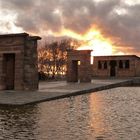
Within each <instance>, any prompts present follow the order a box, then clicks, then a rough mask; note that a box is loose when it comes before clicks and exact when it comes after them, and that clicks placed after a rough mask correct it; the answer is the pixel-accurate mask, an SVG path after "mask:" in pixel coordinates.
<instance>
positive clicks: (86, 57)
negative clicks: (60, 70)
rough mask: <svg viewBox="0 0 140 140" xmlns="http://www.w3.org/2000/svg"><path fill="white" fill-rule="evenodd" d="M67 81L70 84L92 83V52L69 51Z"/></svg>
mask: <svg viewBox="0 0 140 140" xmlns="http://www.w3.org/2000/svg"><path fill="white" fill-rule="evenodd" d="M67 57H68V62H67V81H68V82H78V81H80V82H90V81H91V78H92V77H91V70H92V68H91V64H90V58H91V51H90V50H81V51H79V50H72V51H68V55H67Z"/></svg>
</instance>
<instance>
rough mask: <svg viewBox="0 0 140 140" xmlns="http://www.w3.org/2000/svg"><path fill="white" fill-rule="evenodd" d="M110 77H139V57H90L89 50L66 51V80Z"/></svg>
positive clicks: (81, 80)
mask: <svg viewBox="0 0 140 140" xmlns="http://www.w3.org/2000/svg"><path fill="white" fill-rule="evenodd" d="M91 59H93V61H91ZM91 62H93V64H91ZM111 77H113V78H114V77H115V78H129V77H140V58H139V57H138V56H136V55H118V56H117V55H116V56H115V55H114V56H95V57H93V58H92V57H91V51H90V50H70V51H68V63H67V82H78V81H80V82H90V81H91V79H94V78H111Z"/></svg>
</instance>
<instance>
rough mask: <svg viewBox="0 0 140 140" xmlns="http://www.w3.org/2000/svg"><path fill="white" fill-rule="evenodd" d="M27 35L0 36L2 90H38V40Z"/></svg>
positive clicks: (0, 82)
mask: <svg viewBox="0 0 140 140" xmlns="http://www.w3.org/2000/svg"><path fill="white" fill-rule="evenodd" d="M39 39H41V38H40V37H38V36H29V34H27V33H20V34H6V35H0V89H1V90H37V89H38V68H37V40H39Z"/></svg>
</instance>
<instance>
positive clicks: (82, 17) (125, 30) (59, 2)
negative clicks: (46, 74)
mask: <svg viewBox="0 0 140 140" xmlns="http://www.w3.org/2000/svg"><path fill="white" fill-rule="evenodd" d="M96 1H97V0H96ZM96 1H95V0H5V1H4V0H0V5H1V8H2V9H9V11H10V10H11V11H14V12H16V13H17V20H16V25H17V26H20V27H22V28H23V29H24V30H25V31H28V32H30V31H31V32H34V33H40V34H41V32H42V31H48V30H51V31H52V32H59V31H60V30H61V28H62V27H65V28H67V29H70V30H73V31H75V32H77V33H84V32H85V31H87V29H89V28H90V27H91V26H92V25H93V24H95V25H98V26H99V27H100V29H101V31H102V33H103V34H104V35H105V36H106V37H111V38H113V40H114V44H118V45H124V44H126V45H130V46H131V45H132V46H135V49H137V50H138V51H139V50H140V49H139V48H140V43H139V38H140V14H139V13H140V5H139V4H136V5H128V4H125V3H124V0H102V1H99V2H96ZM120 11H121V12H120ZM119 12H120V13H119ZM124 47H125V46H124Z"/></svg>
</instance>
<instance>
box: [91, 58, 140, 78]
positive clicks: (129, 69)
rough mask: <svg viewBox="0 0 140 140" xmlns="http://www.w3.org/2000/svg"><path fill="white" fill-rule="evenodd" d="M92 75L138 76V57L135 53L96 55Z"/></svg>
mask: <svg viewBox="0 0 140 140" xmlns="http://www.w3.org/2000/svg"><path fill="white" fill-rule="evenodd" d="M92 68H93V69H92V76H93V77H118V78H121V77H124V78H127V77H140V58H139V57H138V56H136V55H118V56H96V57H94V63H93V66H92Z"/></svg>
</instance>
